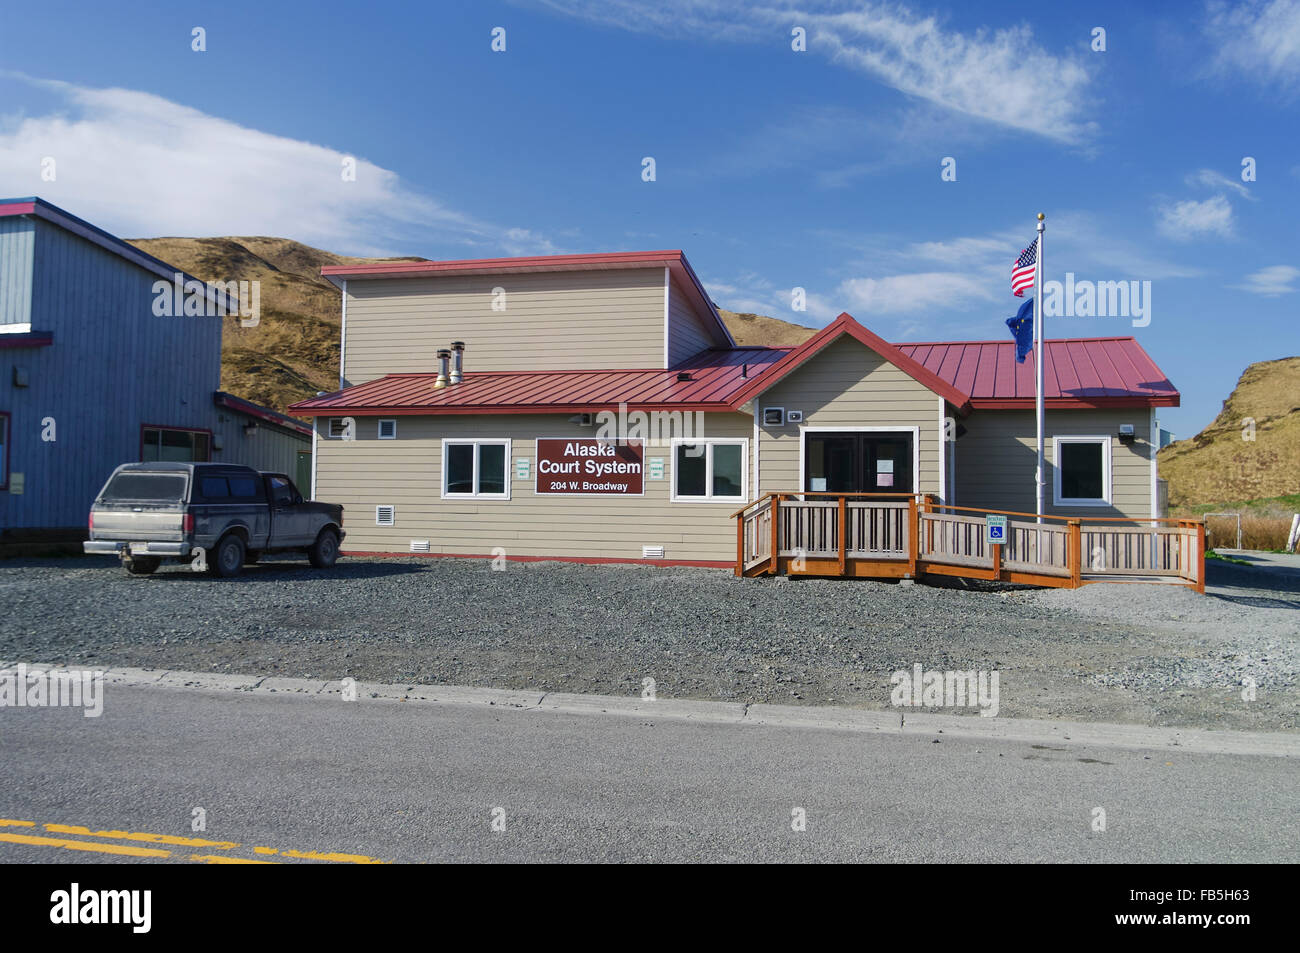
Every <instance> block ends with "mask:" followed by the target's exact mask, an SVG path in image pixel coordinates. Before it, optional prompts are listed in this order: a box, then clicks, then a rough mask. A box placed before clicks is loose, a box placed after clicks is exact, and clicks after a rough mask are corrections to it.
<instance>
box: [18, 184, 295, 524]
mask: <svg viewBox="0 0 1300 953" xmlns="http://www.w3.org/2000/svg"><path fill="white" fill-rule="evenodd" d="M178 274H181V278H180V281H181V282H182V283H186V282H194V284H193V285H183V287H190V288H193V289H196V292H195V293H196V295H197V296H198V297H197V298H196V300H199V299H201V301H202V302H205V304H203V305H202V306H201V307H200V308H199V310H204V311H205V313H203V314H188V315H187V314H176V313H168V312H174V311H175V310H176V309H174V308H172V307H170V302H168V301H160V296H161V294H162V291H161V289H162V288H163V283H165V285H166V286H169V287H170V286H173V284H174V282H175V281H176V276H177V275H178ZM173 297H177V296H173ZM237 310H238V304H237V302H236V301H233V300H231V299H229V298H227V297H226V296H225V295H224V294H223V293H222V291H221V290H220V289H217V288H214V287H212V286H208V285H204V284H202V283H199V282H196V281H195V279H192V278H190V277H189V276H188V275H184V274H182V273H181V272H180V269H178V268H174V267H172V266H171V265H168V264H166V263H165V262H162V261H159V260H158V259H156V258H154V257H152V256H151V255H147V254H145V253H144V252H142V251H140V250H139V249H137V248H135V247H133V246H131V245H129V244H127V243H126V242H124V241H122V240H121V239H119V238H116V237H114V236H113V235H110V234H109V233H108V232H105V231H104V230H103V229H100V228H97V227H95V226H94V225H91V224H90V223H89V222H85V221H83V220H82V219H79V218H77V217H76V216H74V215H71V214H69V213H67V212H65V211H63V210H62V209H60V208H58V207H56V206H54V205H51V204H50V203H48V202H45V201H42V200H41V199H38V198H24V199H0V540H9V541H12V540H16V539H27V538H37V539H39V538H42V537H43V536H46V537H48V536H50V535H54V534H58V535H62V536H67V535H69V534H73V533H78V532H82V531H84V528H85V523H86V516H87V514H88V512H89V510H90V504H91V502H92V500H93V499H94V496H95V494H96V493H97V492H98V491H99V489H100V487H102V486H103V484H104V481H105V480H106V479H107V478H108V475H109V474H110V473H111V472H112V470H113V468H114V467H115V466H117V465H118V464H120V463H128V462H132V461H140V460H155V459H163V460H221V461H228V462H231V463H242V464H246V465H248V466H253V467H256V468H258V469H260V470H275V471H278V472H283V473H287V474H289V475H290V476H295V477H296V476H297V474H300V473H302V472H304V455H305V462H306V472H310V469H309V468H310V453H311V430H310V428H308V427H307V426H306V425H304V424H302V423H301V422H299V421H296V420H294V419H293V418H290V417H286V416H284V415H282V414H278V413H275V412H274V411H271V410H268V409H266V408H263V407H258V406H257V405H255V404H251V403H249V402H247V401H244V400H241V399H240V398H237V397H233V396H231V395H229V394H224V393H222V392H221V391H220V390H219V389H218V388H219V385H220V379H221V332H222V322H223V320H226V319H225V318H223V317H222V316H221V313H222V312H223V311H224V312H225V313H226V314H235V313H237ZM160 312H162V313H160ZM303 492H304V494H306V493H308V492H310V486H309V485H308V486H305V487H303Z"/></svg>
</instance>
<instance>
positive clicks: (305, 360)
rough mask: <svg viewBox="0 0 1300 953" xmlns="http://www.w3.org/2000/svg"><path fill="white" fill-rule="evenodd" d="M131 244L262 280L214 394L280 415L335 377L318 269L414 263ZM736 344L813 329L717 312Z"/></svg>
mask: <svg viewBox="0 0 1300 953" xmlns="http://www.w3.org/2000/svg"><path fill="white" fill-rule="evenodd" d="M131 244H132V245H134V246H136V247H137V248H139V249H140V250H141V251H144V252H148V253H149V254H150V255H153V256H154V257H155V258H159V259H161V260H163V261H165V262H167V263H168V264H171V265H175V266H176V267H177V268H180V269H182V270H183V271H185V272H186V273H187V274H190V275H193V276H194V277H195V278H200V279H202V280H203V281H259V282H261V301H260V303H261V322H260V323H259V324H258V326H257V327H252V328H245V327H242V326H241V325H240V323H239V321H238V319H236V318H227V319H226V326H225V329H224V335H223V337H222V347H221V389H222V390H225V391H228V392H229V393H232V394H235V395H236V396H239V397H243V398H245V399H246V400H251V401H254V402H255V403H258V404H263V405H264V406H267V407H271V408H273V409H275V410H279V411H283V410H284V409H285V408H286V407H288V406H289V405H290V404H292V403H294V402H295V401H299V400H303V399H305V398H307V397H311V396H313V395H315V394H316V392H317V391H332V390H334V389H335V388H336V387H337V386H338V379H339V313H340V308H339V292H338V289H337V288H335V287H334V286H333V285H332V284H330V283H329V282H328V281H326V280H325V279H324V278H322V277H321V276H320V269H321V267H322V266H324V265H345V264H358V263H362V262H369V261H381V260H382V261H419V260H421V259H417V258H399V259H376V258H352V257H349V256H346V255H336V254H334V253H333V252H328V251H324V250H322V249H319V248H312V247H311V246H310V245H304V244H302V243H300V242H295V241H292V240H290V239H287V238H272V237H267V236H247V237H228V238H140V239H131ZM721 314H722V318H723V320H724V321H725V322H726V324H727V327H728V328H729V329H730V330H731V333H732V336H734V337H735V339H736V341H737V343H740V344H770V345H785V344H799V343H802V342H803V341H804V340H806V339H807V338H808V337H810V336H811V335H812V334H813V333H814V331H813V329H812V328H805V327H801V326H799V325H797V324H790V323H789V322H786V321H781V320H778V319H776V318H768V317H764V316H762V315H757V314H736V313H735V312H732V311H722V312H721Z"/></svg>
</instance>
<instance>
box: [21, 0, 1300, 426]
mask: <svg viewBox="0 0 1300 953" xmlns="http://www.w3.org/2000/svg"><path fill="white" fill-rule="evenodd" d="M5 21H6V22H5V29H4V30H3V32H0V194H7V195H29V194H38V195H41V196H43V197H45V198H47V199H49V200H50V201H53V202H55V203H56V204H59V205H62V206H63V207H65V208H67V209H68V210H70V211H72V212H74V213H76V214H78V215H81V216H82V217H84V218H87V219H89V220H90V221H93V222H94V223H96V224H98V225H100V226H102V227H104V228H107V229H109V230H110V231H113V232H115V233H117V234H120V235H123V236H125V237H153V236H158V235H230V234H235V235H252V234H262V235H281V236H286V237H290V238H294V239H297V240H299V241H304V242H307V243H309V244H313V245H317V246H319V247H323V248H327V249H329V250H331V251H336V252H341V253H353V254H390V255H396V254H411V255H422V256H425V257H429V258H472V257H487V256H498V255H512V254H547V253H562V252H592V251H614V250H619V249H651V248H682V249H684V250H685V251H686V253H687V255H688V256H689V257H690V259H691V261H692V263H693V264H694V265H695V268H696V270H697V271H698V272H699V274H700V276H701V278H702V279H703V281H704V283H705V286H706V287H707V288H708V289H709V290H710V292H711V293H712V294H713V297H714V299H715V300H716V301H717V302H718V304H719V305H721V306H723V307H728V308H732V309H734V310H742V311H758V312H761V313H766V314H771V315H774V316H777V317H781V318H784V319H787V320H794V321H798V322H800V323H804V324H808V325H811V326H820V325H822V324H825V323H826V322H827V321H829V320H830V319H831V318H833V317H834V316H835V315H836V314H838V313H839V312H840V311H845V310H846V311H849V312H850V313H852V314H853V315H854V316H855V317H857V318H858V319H859V320H861V321H862V322H863V323H865V324H867V325H868V326H869V327H871V328H872V329H873V330H875V331H876V332H877V333H879V334H881V335H882V336H884V337H886V338H887V339H890V340H896V341H904V340H943V339H991V338H1001V337H1003V336H1004V335H1006V330H1005V327H1004V325H1003V320H1004V319H1005V318H1006V317H1008V316H1009V315H1011V314H1013V313H1014V312H1015V309H1016V306H1017V305H1018V304H1019V301H1018V299H1014V298H1012V297H1011V295H1010V291H1009V271H1010V264H1011V261H1012V260H1013V259H1014V258H1015V256H1016V255H1017V254H1018V253H1019V251H1020V249H1021V248H1022V247H1024V246H1025V245H1026V244H1027V243H1028V242H1029V241H1030V240H1031V239H1032V238H1033V235H1034V216H1035V214H1036V213H1037V212H1039V211H1042V212H1045V213H1046V215H1047V227H1048V232H1047V246H1046V250H1047V277H1048V278H1049V279H1058V280H1063V279H1064V276H1065V273H1066V272H1067V271H1068V272H1073V273H1074V275H1075V278H1076V281H1094V282H1101V281H1139V282H1147V281H1149V282H1150V283H1151V284H1150V289H1151V291H1150V302H1149V317H1150V322H1149V324H1146V326H1143V327H1134V326H1133V319H1132V318H1131V317H1128V316H1107V317H1059V318H1052V319H1050V320H1049V322H1048V334H1049V336H1051V337H1066V336H1096V335H1129V334H1132V335H1135V336H1137V338H1138V339H1139V341H1141V343H1142V344H1143V346H1144V347H1145V348H1146V349H1147V350H1148V351H1149V352H1150V353H1151V354H1152V356H1153V357H1154V358H1155V359H1156V361H1157V363H1158V364H1160V366H1161V367H1162V368H1163V369H1164V370H1165V372H1166V373H1167V374H1168V375H1169V377H1170V378H1171V379H1172V380H1173V382H1174V384H1175V385H1177V386H1178V388H1179V389H1180V390H1181V391H1182V394H1183V407H1182V408H1179V409H1177V410H1162V411H1161V414H1160V417H1161V422H1162V424H1163V425H1164V426H1165V427H1167V428H1170V429H1173V430H1174V431H1175V433H1177V434H1178V435H1179V436H1184V437H1185V436H1190V435H1192V434H1193V433H1195V432H1196V431H1197V430H1199V429H1200V428H1201V427H1203V426H1204V425H1205V424H1207V423H1208V422H1209V421H1210V419H1211V418H1212V417H1213V416H1214V415H1215V414H1216V413H1217V412H1218V410H1219V404H1220V401H1221V400H1222V399H1223V398H1224V397H1226V396H1227V394H1228V393H1229V391H1230V390H1231V388H1232V386H1233V385H1234V383H1235V382H1236V379H1237V377H1238V375H1239V374H1240V373H1241V371H1242V369H1243V368H1244V367H1245V366H1246V365H1247V364H1248V363H1250V362H1252V361H1259V360H1268V359H1273V358H1279V357H1284V356H1289V355H1294V354H1297V353H1300V333H1298V332H1297V316H1298V315H1297V311H1298V308H1297V304H1298V303H1300V290H1297V289H1300V248H1298V247H1297V246H1298V245H1300V243H1298V242H1297V236H1298V235H1300V228H1298V227H1297V221H1298V215H1297V213H1300V134H1298V133H1297V129H1300V0H1260V2H1244V3H1233V4H1228V3H1199V2H1190V0H1189V2H1173V3H1167V4H1160V3H1151V4H1148V3H1144V4H1140V5H1138V4H1132V3H1106V2H1090V3H1054V4H1037V5H1027V4H1024V3H991V2H984V3H979V4H967V3H961V4H957V3H953V4H948V5H938V4H934V3H921V2H910V0H909V2H900V3H874V2H856V3H842V2H824V0H809V2H806V3H801V4H798V5H786V4H781V3H770V4H761V5H759V4H745V5H741V4H725V3H714V2H711V0H694V2H685V3H681V2H674V0H660V2H653V3H647V4H644V5H642V4H632V3H622V2H618V0H608V2H584V0H539V2H519V3H512V4H498V3H487V2H484V3H472V4H454V5H453V4H419V5H416V4H385V3H370V4H364V5H358V4H355V3H339V2H330V0H323V2H317V3H312V4H310V5H308V4H302V5H293V4H267V3H256V4H253V3H238V2H234V3H225V4H223V5H222V6H221V7H220V9H212V8H210V7H208V6H207V5H201V4H186V3H166V4H163V3H157V4H132V5H130V6H128V7H126V8H122V7H117V6H114V5H102V4H89V3H87V4H60V3H42V4H25V5H21V6H19V5H10V6H9V7H8V8H7V9H6V13H5ZM195 27H201V28H203V30H204V31H205V42H206V51H203V52H196V51H195V50H193V49H192V45H193V36H192V31H193V29H194V28H195ZM496 27H501V28H504V30H505V45H506V49H505V51H504V52H494V51H493V50H492V49H491V44H492V31H493V29H494V28H496ZM795 27H800V28H802V29H803V30H804V32H805V34H806V46H807V49H806V50H805V51H801V52H797V51H795V50H794V49H792V40H793V37H792V30H793V28H795ZM1098 27H1100V28H1102V29H1104V30H1105V50H1104V52H1103V51H1097V50H1094V49H1093V48H1092V47H1093V45H1094V44H1095V43H1096V38H1095V36H1094V30H1095V28H1098ZM347 156H352V157H355V158H356V160H357V163H358V167H357V170H358V171H357V176H356V180H355V181H349V182H345V181H343V177H342V176H341V175H340V169H341V163H342V160H343V158H344V157H347ZM645 157H653V159H654V160H655V180H654V181H650V182H647V181H644V180H643V177H642V170H643V162H642V160H643V159H644V158H645ZM946 157H950V158H952V159H954V160H955V166H956V178H955V181H944V179H943V178H942V176H941V172H942V168H943V160H944V159H945V158H946ZM1247 157H1250V158H1252V159H1253V160H1254V167H1255V180H1254V181H1243V179H1242V171H1243V166H1242V163H1243V160H1244V159H1245V158H1247ZM46 158H53V159H54V160H55V166H54V168H55V178H54V181H48V180H43V179H42V175H41V170H42V161H43V160H44V159H46ZM795 287H801V288H804V289H806V293H807V302H808V304H807V310H806V311H801V312H796V311H792V310H791V289H793V288H795ZM1297 402H1298V403H1300V401H1297Z"/></svg>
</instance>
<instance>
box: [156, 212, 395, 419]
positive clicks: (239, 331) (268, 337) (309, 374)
mask: <svg viewBox="0 0 1300 953" xmlns="http://www.w3.org/2000/svg"><path fill="white" fill-rule="evenodd" d="M131 244H132V245H134V246H136V247H137V248H139V249H140V250H141V251H144V252H148V253H149V254H150V255H153V256H154V257H155V258H160V259H162V260H163V261H165V262H167V263H168V264H171V265H175V266H176V267H177V268H180V269H182V270H184V271H185V272H186V273H187V274H191V275H193V276H194V277H196V278H200V279H202V280H204V281H254V280H256V281H259V282H261V301H260V304H261V322H260V323H259V324H258V325H257V326H256V327H252V328H245V327H242V326H241V325H240V323H239V320H238V319H237V318H233V317H231V318H227V319H226V325H225V328H224V334H223V337H222V347H221V389H222V390H225V391H228V392H230V393H232V394H235V395H237V396H239V397H243V398H245V399H246V400H251V401H254V402H256V403H259V404H263V405H265V406H267V407H271V408H273V409H275V410H279V411H283V410H284V409H285V408H286V407H288V406H289V405H290V404H292V403H293V402H294V401H298V400H303V399H305V398H307V397H311V396H313V395H314V394H315V393H316V392H317V391H322V390H324V391H332V390H335V389H336V388H337V387H338V380H339V314H340V309H339V292H338V289H337V288H335V287H334V286H333V285H332V284H330V283H329V282H328V281H326V280H325V279H324V278H322V277H321V276H320V269H321V266H323V265H343V264H354V263H361V262H368V261H377V260H381V259H373V258H350V257H347V256H345V255H335V254H334V253H333V252H327V251H322V250H321V249H319V248H312V247H311V246H309V245H303V244H301V243H299V242H295V241H291V240H289V239H287V238H269V237H264V236H254V237H234V238H145V239H132V240H131ZM382 260H403V261H409V260H412V259H382Z"/></svg>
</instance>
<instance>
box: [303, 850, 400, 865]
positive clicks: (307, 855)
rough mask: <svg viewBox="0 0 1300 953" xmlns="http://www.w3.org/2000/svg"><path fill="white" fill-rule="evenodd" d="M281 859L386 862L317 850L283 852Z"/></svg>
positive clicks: (337, 862)
mask: <svg viewBox="0 0 1300 953" xmlns="http://www.w3.org/2000/svg"><path fill="white" fill-rule="evenodd" d="M280 856H281V857H294V858H298V859H300V860H327V861H329V862H330V863H332V864H382V863H384V861H382V860H379V859H377V858H375V857H367V856H365V855H364V854H326V853H322V852H320V851H315V850H282V851H280Z"/></svg>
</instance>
